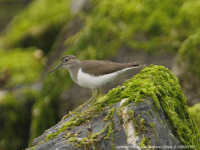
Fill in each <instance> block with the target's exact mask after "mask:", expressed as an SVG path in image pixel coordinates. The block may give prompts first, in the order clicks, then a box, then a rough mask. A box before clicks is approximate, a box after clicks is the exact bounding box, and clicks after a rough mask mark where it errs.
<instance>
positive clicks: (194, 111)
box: [189, 103, 200, 132]
mask: <svg viewBox="0 0 200 150" xmlns="http://www.w3.org/2000/svg"><path fill="white" fill-rule="evenodd" d="M189 112H190V114H191V115H192V116H193V118H194V120H195V122H196V123H197V126H198V128H199V132H200V120H199V118H200V103H198V104H195V105H194V106H192V107H189Z"/></svg>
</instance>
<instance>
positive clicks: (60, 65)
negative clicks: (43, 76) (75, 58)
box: [49, 63, 62, 73]
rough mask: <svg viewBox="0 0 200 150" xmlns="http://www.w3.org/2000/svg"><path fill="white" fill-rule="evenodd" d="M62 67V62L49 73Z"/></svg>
mask: <svg viewBox="0 0 200 150" xmlns="http://www.w3.org/2000/svg"><path fill="white" fill-rule="evenodd" d="M60 67H62V64H61V63H60V64H59V65H58V66H56V67H55V68H54V69H52V70H51V71H49V73H52V72H53V71H55V70H57V69H58V68H60Z"/></svg>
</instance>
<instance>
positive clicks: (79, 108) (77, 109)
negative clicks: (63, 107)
mask: <svg viewBox="0 0 200 150" xmlns="http://www.w3.org/2000/svg"><path fill="white" fill-rule="evenodd" d="M91 90H92V97H91V98H90V99H89V100H88V101H87V102H86V103H84V104H83V105H80V106H79V107H77V108H76V109H74V111H79V110H81V109H82V108H83V107H85V106H87V105H88V104H89V103H90V102H91V101H93V99H94V98H95V91H94V90H93V89H91Z"/></svg>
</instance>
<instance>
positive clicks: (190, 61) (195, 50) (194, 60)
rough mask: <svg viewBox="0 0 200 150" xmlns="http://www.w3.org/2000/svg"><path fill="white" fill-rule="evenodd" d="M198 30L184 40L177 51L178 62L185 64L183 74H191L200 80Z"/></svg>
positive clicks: (199, 37) (199, 38)
mask: <svg viewBox="0 0 200 150" xmlns="http://www.w3.org/2000/svg"><path fill="white" fill-rule="evenodd" d="M199 40H200V30H199V31H198V32H197V33H196V34H194V35H191V36H189V37H188V38H187V40H185V42H184V43H183V44H182V45H181V47H180V49H179V59H178V60H179V61H184V62H185V64H186V65H185V68H184V69H185V72H188V71H189V72H191V73H192V74H193V75H194V76H195V77H197V78H198V79H199V80H200V68H199V67H197V66H200V59H199V58H200V43H199Z"/></svg>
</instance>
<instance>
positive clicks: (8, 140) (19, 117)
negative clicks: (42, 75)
mask: <svg viewBox="0 0 200 150" xmlns="http://www.w3.org/2000/svg"><path fill="white" fill-rule="evenodd" d="M35 94H36V92H33V91H32V90H31V89H27V88H26V89H22V92H19V90H15V91H13V92H7V93H5V94H3V95H1V97H0V114H1V115H0V124H1V130H0V139H1V140H0V148H1V149H9V150H15V149H23V148H24V146H27V145H28V138H27V137H28V136H29V128H30V121H31V114H30V111H31V106H32V104H33V103H34V102H35Z"/></svg>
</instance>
